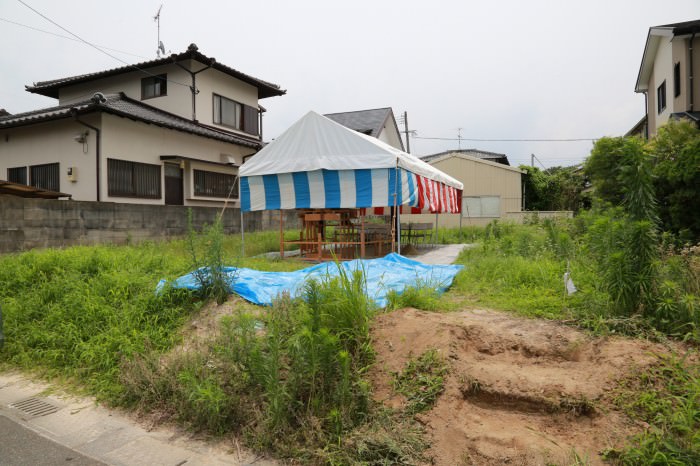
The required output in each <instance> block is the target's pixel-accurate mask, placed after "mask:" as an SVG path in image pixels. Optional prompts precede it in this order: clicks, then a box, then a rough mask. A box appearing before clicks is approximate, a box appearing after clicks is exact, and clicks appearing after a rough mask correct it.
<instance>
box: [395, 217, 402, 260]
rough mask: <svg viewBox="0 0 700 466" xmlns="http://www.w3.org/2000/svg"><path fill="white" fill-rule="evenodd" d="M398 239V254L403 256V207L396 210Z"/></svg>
mask: <svg viewBox="0 0 700 466" xmlns="http://www.w3.org/2000/svg"><path fill="white" fill-rule="evenodd" d="M396 232H397V233H396V239H397V240H398V245H399V246H398V250H397V252H398V253H399V254H401V207H400V206H399V207H397V208H396Z"/></svg>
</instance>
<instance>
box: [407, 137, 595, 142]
mask: <svg viewBox="0 0 700 466" xmlns="http://www.w3.org/2000/svg"><path fill="white" fill-rule="evenodd" d="M413 138H414V139H431V140H435V141H477V142H585V141H597V140H598V139H600V138H565V139H555V138H547V139H484V138H437V137H427V136H413Z"/></svg>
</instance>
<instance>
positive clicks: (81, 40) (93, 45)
mask: <svg viewBox="0 0 700 466" xmlns="http://www.w3.org/2000/svg"><path fill="white" fill-rule="evenodd" d="M17 1H18V2H19V3H21V4H22V5H24V6H25V7H27V8H29V9H30V10H32V11H33V12H34V13H36V14H37V15H39V16H41V17H42V18H44V19H45V20H46V21H48V22H49V23H51V24H53V25H54V26H56V27H58V28H60V29H62V30H63V31H65V32H67V33H68V34H70V35H71V36H73V37H75V38H76V39H78V40H79V41H80V42H82V43H84V44H85V45H89V46H90V47H92V48H94V49H95V50H97V51H98V52H101V53H103V54H105V55H107V56H108V57H110V58H113V59H114V60H117V61H118V62H120V63H123V64H125V65H126V66H128V67H131V68H133V69H135V70H137V71H140V72H141V73H144V74H146V75H148V76H151V77H153V78H159V79H162V78H161V77H160V76H158V75H155V74H153V73H149V72H148V71H146V70H144V69H142V68H139V67H138V66H136V65H132V64H130V63H128V62H125V61H124V60H122V59H121V58H118V57H115V56H114V55H112V54H111V53H108V52H105V51H104V50H102V49H101V48H100V47H98V46H96V45H95V44H93V43H91V42H88V41H86V40H85V39H83V38H82V37H80V36H79V35H77V34H74V33H73V32H71V31H69V30H68V29H66V28H64V27H63V26H61V25H60V24H58V23H57V22H55V21H54V20H52V19H51V18H49V17H48V16H46V15H44V14H42V13H41V12H40V11H37V10H35V9H34V8H32V7H31V6H30V5H28V4H27V3H25V2H24V1H23V0H17ZM165 81H168V82H171V83H173V84H177V85H179V86H185V87H187V88H190V89H191V86H190V85H189V84H184V83H181V82H179V81H173V80H172V79H168V78H166V79H165Z"/></svg>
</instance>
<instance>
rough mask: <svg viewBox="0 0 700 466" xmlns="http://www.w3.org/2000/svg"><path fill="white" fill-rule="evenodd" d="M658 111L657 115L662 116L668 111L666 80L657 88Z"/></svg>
mask: <svg viewBox="0 0 700 466" xmlns="http://www.w3.org/2000/svg"><path fill="white" fill-rule="evenodd" d="M656 109H657V113H659V114H661V112H663V111H664V110H666V80H665V79H664V81H663V82H662V83H661V84H660V85H659V87H657V88H656Z"/></svg>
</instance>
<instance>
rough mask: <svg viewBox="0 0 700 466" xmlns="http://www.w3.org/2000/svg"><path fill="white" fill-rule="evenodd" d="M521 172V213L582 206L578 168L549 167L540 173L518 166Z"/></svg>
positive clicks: (580, 177)
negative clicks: (523, 175) (522, 205)
mask: <svg viewBox="0 0 700 466" xmlns="http://www.w3.org/2000/svg"><path fill="white" fill-rule="evenodd" d="M519 168H520V169H521V170H523V171H524V172H525V177H524V184H525V210H544V211H547V210H573V211H578V210H579V209H580V208H581V207H585V206H586V204H587V203H586V200H585V196H584V195H583V194H582V192H583V190H584V188H585V175H584V173H583V172H582V170H581V169H580V167H577V166H572V167H551V168H548V169H546V170H544V171H542V170H540V169H539V168H537V167H530V166H527V165H521V166H520V167H519Z"/></svg>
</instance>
